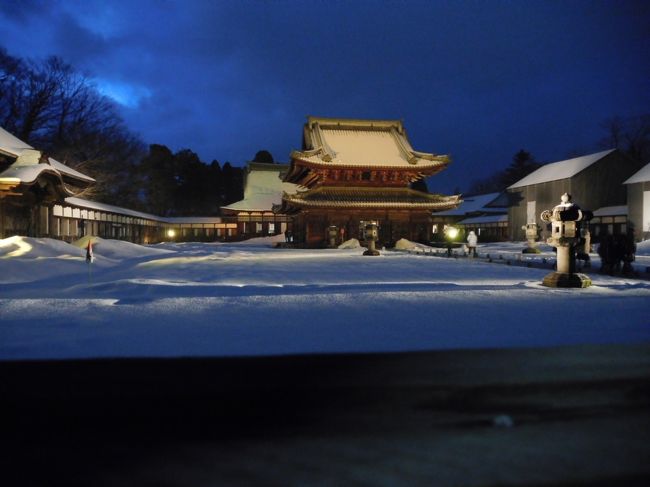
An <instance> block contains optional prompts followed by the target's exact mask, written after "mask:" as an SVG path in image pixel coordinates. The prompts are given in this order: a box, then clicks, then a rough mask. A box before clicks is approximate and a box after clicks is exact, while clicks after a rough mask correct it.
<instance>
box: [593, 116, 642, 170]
mask: <svg viewBox="0 0 650 487" xmlns="http://www.w3.org/2000/svg"><path fill="white" fill-rule="evenodd" d="M601 126H602V127H603V129H604V130H605V132H606V136H605V137H603V139H601V141H600V145H601V146H602V147H603V148H611V149H620V150H621V151H623V152H625V153H626V154H627V155H629V156H630V157H631V158H633V159H634V160H635V161H637V162H638V163H639V164H646V163H648V162H650V114H644V115H639V116H635V117H627V118H623V117H612V118H609V119H607V120H605V121H604V122H603V123H602V124H601Z"/></svg>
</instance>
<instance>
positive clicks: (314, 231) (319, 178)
mask: <svg viewBox="0 0 650 487" xmlns="http://www.w3.org/2000/svg"><path fill="white" fill-rule="evenodd" d="M448 164H449V157H448V156H441V155H434V154H430V153H424V152H419V151H415V150H414V149H413V148H412V147H411V145H410V143H409V141H408V138H407V136H406V132H405V130H404V127H403V125H402V122H400V121H395V120H349V119H332V118H317V117H309V119H308V121H307V123H306V124H305V127H304V134H303V149H302V150H301V151H294V152H293V153H292V154H291V163H290V166H289V169H288V171H287V173H286V175H285V177H284V181H285V182H289V183H293V184H296V185H298V186H300V187H301V189H300V190H298V191H295V192H285V193H284V194H283V196H282V203H281V205H278V206H277V207H276V208H275V210H276V212H279V213H282V214H288V215H293V216H294V219H293V232H294V236H295V239H296V242H298V243H300V244H303V245H305V246H307V247H320V246H324V245H326V242H327V240H328V236H327V233H328V228H330V227H332V226H335V227H336V229H337V230H336V231H337V235H338V237H337V240H338V241H339V242H340V241H342V240H347V239H349V238H358V239H360V240H363V236H362V235H363V232H362V229H363V227H364V224H365V222H368V221H375V222H377V223H378V224H379V241H378V245H380V246H392V245H393V244H394V243H395V242H396V241H397V240H399V239H400V238H407V239H409V240H413V241H429V240H430V239H431V232H432V219H431V215H432V212H433V211H442V210H448V209H451V208H455V207H456V206H457V205H458V204H459V203H460V201H459V198H458V196H442V195H438V194H429V193H424V192H420V191H416V190H414V189H411V188H410V184H411V183H413V182H415V181H418V180H420V179H422V178H425V177H428V176H432V175H434V174H436V173H438V172H440V171H442V170H443V169H444V168H445V167H446V166H447V165H448ZM360 237H361V238H360Z"/></svg>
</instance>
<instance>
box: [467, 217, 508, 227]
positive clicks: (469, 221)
mask: <svg viewBox="0 0 650 487" xmlns="http://www.w3.org/2000/svg"><path fill="white" fill-rule="evenodd" d="M503 222H506V223H507V222H508V215H485V216H476V217H474V218H465V219H464V220H461V221H459V222H458V225H482V224H485V223H503Z"/></svg>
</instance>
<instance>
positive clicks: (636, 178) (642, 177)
mask: <svg viewBox="0 0 650 487" xmlns="http://www.w3.org/2000/svg"><path fill="white" fill-rule="evenodd" d="M646 181H650V163H649V164H646V165H645V166H643V167H642V168H641V169H640V170H639V171H638V172H636V173H634V174H633V175H632V177H631V178H630V179H628V180H627V181H625V182H624V183H623V184H634V183H645V182H646Z"/></svg>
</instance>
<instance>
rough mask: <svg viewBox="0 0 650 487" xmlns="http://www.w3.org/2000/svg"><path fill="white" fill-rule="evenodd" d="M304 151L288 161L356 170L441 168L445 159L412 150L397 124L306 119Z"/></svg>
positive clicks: (295, 152) (389, 122)
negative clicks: (302, 161) (301, 161)
mask: <svg viewBox="0 0 650 487" xmlns="http://www.w3.org/2000/svg"><path fill="white" fill-rule="evenodd" d="M305 146H306V150H304V151H294V153H293V154H292V158H295V159H301V160H304V161H307V162H311V163H315V164H323V163H325V164H327V165H334V166H335V165H341V166H360V167H376V166H382V167H420V166H425V167H426V166H432V167H439V166H442V167H444V166H445V165H446V164H447V163H448V162H449V158H448V157H447V156H436V155H434V154H429V153H424V152H418V151H415V150H413V148H412V147H411V144H410V143H409V141H408V138H407V137H406V132H405V131H404V127H403V126H402V122H400V121H399V120H351V119H336V118H320V117H309V119H308V122H307V124H306V126H305Z"/></svg>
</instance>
